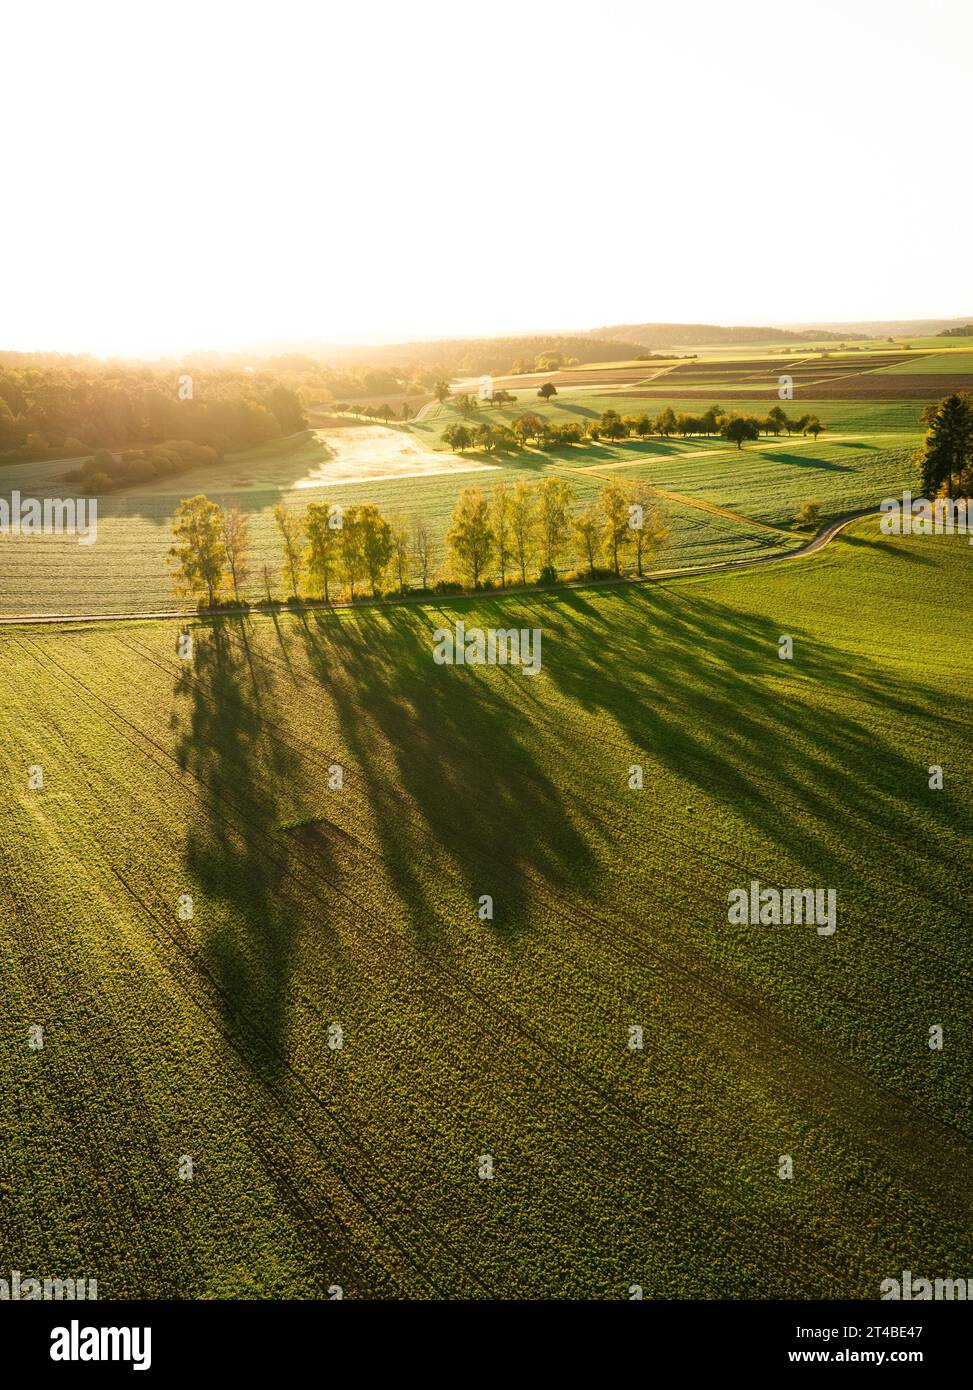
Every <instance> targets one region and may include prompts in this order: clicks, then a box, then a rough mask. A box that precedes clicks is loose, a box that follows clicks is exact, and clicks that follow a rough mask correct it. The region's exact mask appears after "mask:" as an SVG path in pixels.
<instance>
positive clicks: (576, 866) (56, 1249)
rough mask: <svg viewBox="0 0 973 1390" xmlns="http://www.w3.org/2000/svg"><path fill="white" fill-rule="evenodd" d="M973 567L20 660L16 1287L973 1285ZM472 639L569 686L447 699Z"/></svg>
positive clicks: (786, 1288) (23, 640)
mask: <svg viewBox="0 0 973 1390" xmlns="http://www.w3.org/2000/svg"><path fill="white" fill-rule="evenodd" d="M748 466H749V465H748ZM754 466H755V465H754ZM969 562H970V552H969V547H968V546H967V545H965V544H964V543H963V542H961V541H956V542H953V541H950V540H936V539H928V540H926V539H913V540H910V541H882V540H880V539H879V538H878V537H877V535H876V533H875V530H874V525H873V524H868V523H859V524H858V525H857V526H856V527H855V528H853V530H852V532H851V533H850V534H849V536H848V539H846V540H840V541H838V542H836V543H835V544H834V545H833V546H832V547H830V548H829V549H828V550H826V551H825V552H823V553H822V554H820V555H819V556H817V557H815V558H814V559H811V560H808V561H800V562H795V563H792V564H788V565H784V566H781V567H776V568H775V567H769V568H767V569H764V570H762V571H752V572H749V573H741V574H737V575H733V576H723V577H711V578H708V579H706V580H703V581H682V582H679V583H676V584H667V585H648V586H628V587H624V588H622V589H615V590H587V591H575V592H566V593H563V594H561V595H557V596H554V595H543V596H529V595H523V596H521V597H520V598H512V597H511V598H506V599H504V600H493V601H488V600H476V601H473V600H470V601H463V602H458V601H457V602H453V603H452V604H450V605H449V606H443V607H438V606H435V605H430V606H428V607H421V608H409V609H406V608H399V609H389V610H385V611H382V610H374V609H372V610H361V611H358V612H344V613H340V614H331V615H324V614H314V615H311V616H307V617H306V618H303V619H302V618H300V617H296V616H292V615H282V616H280V617H278V618H277V619H273V618H271V617H259V618H255V619H253V620H252V621H248V622H247V623H246V624H245V625H243V624H242V623H241V621H240V620H227V621H226V622H225V623H224V624H222V625H220V624H217V625H215V626H210V625H208V624H205V623H199V624H195V625H194V626H193V632H194V636H195V644H196V645H195V659H194V661H193V662H192V663H187V662H185V661H180V660H179V659H178V657H177V653H176V638H177V632H178V625H176V624H171V623H156V624H138V623H130V624H118V625H115V626H112V627H110V628H103V629H100V630H95V629H91V628H84V627H71V626H70V625H67V626H63V627H61V628H57V629H53V630H41V629H30V628H23V629H7V630H5V631H4V632H2V633H0V659H2V662H3V667H4V672H5V681H4V686H3V697H2V703H0V798H2V816H0V855H2V859H3V865H4V873H3V875H2V877H0V894H2V897H3V903H2V906H3V912H4V918H5V921H6V923H7V929H6V930H5V932H4V933H3V936H2V939H0V980H2V990H3V1008H2V1010H0V1034H2V1037H3V1047H2V1049H0V1131H2V1133H3V1134H4V1136H5V1139H4V1146H3V1155H4V1159H3V1165H2V1169H0V1181H2V1188H3V1191H2V1200H3V1207H4V1220H3V1223H2V1235H0V1246H2V1249H0V1261H2V1262H3V1263H5V1264H6V1265H7V1267H13V1268H20V1269H28V1268H30V1269H33V1270H36V1271H62V1272H65V1273H67V1272H70V1271H77V1272H79V1273H80V1272H86V1273H88V1274H89V1275H94V1276H96V1277H97V1278H98V1280H99V1288H100V1291H101V1295H102V1297H106V1296H109V1295H121V1294H128V1295H131V1296H138V1295H144V1296H149V1297H165V1296H218V1295H227V1296H239V1295H245V1294H250V1295H259V1296H268V1295H284V1294H286V1295H292V1296H297V1297H302V1296H307V1297H311V1296H326V1295H327V1290H328V1289H329V1288H331V1287H332V1286H333V1285H335V1284H337V1285H340V1286H341V1287H342V1288H343V1289H344V1291H345V1293H346V1296H348V1297H354V1296H368V1295H371V1296H377V1295H385V1296H391V1297H410V1298H424V1297H432V1296H444V1297H462V1296H470V1297H491V1296H492V1297H511V1296H526V1297H582V1298H587V1297H593V1298H624V1297H626V1296H627V1290H628V1288H629V1286H630V1285H631V1284H633V1283H638V1284H640V1285H642V1286H643V1287H644V1289H645V1293H646V1296H659V1297H663V1296H692V1295H695V1296H700V1297H711V1298H719V1297H747V1296H751V1297H759V1298H765V1297H770V1296H774V1295H781V1296H798V1297H805V1296H816V1297H826V1296H834V1297H863V1298H874V1297H876V1296H877V1289H878V1285H879V1281H880V1280H881V1279H883V1278H885V1277H887V1276H889V1275H890V1274H895V1273H896V1272H897V1271H899V1270H901V1269H902V1268H910V1269H913V1270H922V1271H941V1272H955V1273H963V1272H964V1271H966V1270H968V1269H969V1267H970V1264H971V1258H973V1236H971V1231H973V1220H971V1217H973V1196H971V1193H973V1110H971V1103H970V1092H969V1076H970V1071H971V1065H973V1047H971V1042H970V1035H969V1029H968V1015H969V997H970V988H971V984H973V979H971V975H973V967H971V958H970V951H969V942H968V933H967V931H966V928H965V926H964V923H965V921H966V919H967V917H968V910H967V903H966V899H965V878H966V873H967V870H968V865H969V831H968V828H969V824H970V818H971V813H973V793H971V790H970V786H971V781H970V772H971V769H973V733H971V730H973V720H971V714H973V708H971V704H973V702H971V689H973V656H971V650H970V644H969V642H968V640H967V630H968V622H967V612H966V609H967V600H966V593H967V591H968V587H969V586H968V576H969ZM933 614H934V615H935V618H934V619H932V618H931V615H933ZM460 616H461V617H463V618H464V619H465V620H466V621H467V623H470V624H472V623H474V622H479V623H481V624H484V625H486V624H491V623H497V624H503V625H508V624H510V623H511V622H518V623H520V624H522V625H524V626H537V627H539V628H540V629H541V630H542V632H543V643H544V647H543V651H544V660H543V670H542V671H541V673H540V675H538V676H537V677H535V678H526V677H525V676H524V675H523V674H522V673H520V672H519V671H517V670H515V669H503V668H490V667H480V668H476V669H469V668H466V669H458V668H450V667H440V666H437V665H435V664H434V663H433V661H432V660H431V634H432V630H433V629H434V628H435V627H437V626H438V625H439V624H441V623H449V622H452V621H453V620H454V619H455V618H456V617H460ZM782 633H787V634H790V635H791V636H792V637H793V638H794V660H793V661H792V662H785V661H781V660H780V659H779V658H778V655H777V649H778V638H779V636H780V635H781V634H782ZM335 763H340V764H341V765H342V766H343V767H344V769H345V781H344V788H343V790H340V791H336V790H331V789H329V785H328V782H329V776H331V774H330V773H329V768H331V767H333V765H334V764H335ZM634 763H639V764H641V765H642V766H643V768H644V775H645V786H644V790H643V791H641V792H634V791H629V790H628V788H627V779H628V774H629V768H630V766H631V765H632V764H634ZM933 763H938V764H942V765H943V767H944V771H945V787H944V790H941V791H938V792H937V791H930V790H929V789H928V778H927V769H928V767H929V766H930V765H931V764H933ZM35 764H40V765H42V766H43V770H44V787H43V790H39V791H29V790H28V789H27V769H28V767H29V766H31V765H35ZM751 878H758V879H760V880H761V881H762V882H764V883H773V884H807V885H827V886H833V887H835V888H836V889H837V893H838V927H837V931H836V933H835V934H834V936H832V937H822V936H819V935H817V934H816V933H815V932H814V930H813V928H808V927H793V926H792V927H731V926H728V924H727V920H726V904H727V893H728V891H729V890H730V889H732V888H733V887H736V886H739V885H745V884H746V883H747V881H748V880H749V879H751ZM187 893H188V894H191V895H192V897H193V900H194V911H193V916H192V918H191V920H180V917H179V914H178V911H177V903H178V900H179V897H180V895H182V894H187ZM481 894H490V895H491V896H492V897H493V899H494V902H495V919H494V920H493V921H492V922H484V921H480V920H479V919H478V916H477V912H476V904H477V900H478V898H479V897H480V895H481ZM33 1024H40V1025H42V1026H43V1028H44V1030H45V1034H44V1047H43V1050H41V1051H36V1052H31V1051H29V1050H28V1047H27V1036H28V1028H29V1027H30V1026H31V1025H33ZM333 1024H338V1025H340V1027H341V1029H342V1030H343V1043H344V1045H343V1047H342V1048H341V1049H340V1050H338V1049H333V1048H332V1047H330V1046H329V1037H330V1038H331V1040H332V1041H333V1040H334V1034H333V1033H332V1034H330V1035H329V1028H330V1026H331V1025H333ZM633 1024H639V1025H641V1026H642V1028H643V1029H644V1050H642V1051H631V1050H629V1048H628V1047H627V1045H626V1042H627V1037H628V1029H629V1027H630V1025H633ZM933 1024H941V1025H942V1027H943V1028H944V1030H945V1047H944V1050H943V1051H942V1052H935V1051H931V1050H930V1048H929V1047H928V1046H927V1036H928V1030H929V1028H930V1026H931V1025H933ZM485 1154H489V1155H491V1156H492V1157H493V1159H494V1163H495V1177H494V1179H493V1180H492V1181H482V1180H480V1179H479V1177H478V1164H479V1163H480V1161H481V1156H482V1155H485ZM781 1154H790V1155H791V1156H792V1158H793V1162H794V1179H793V1181H791V1182H782V1181H780V1180H779V1178H778V1176H777V1165H778V1158H779V1155H781ZM186 1155H189V1156H191V1157H192V1159H193V1162H194V1165H195V1167H194V1177H193V1180H192V1181H191V1182H188V1181H180V1179H179V1176H178V1165H179V1162H180V1159H181V1158H182V1157H183V1156H186Z"/></svg>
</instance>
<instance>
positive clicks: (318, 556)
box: [304, 502, 341, 603]
mask: <svg viewBox="0 0 973 1390" xmlns="http://www.w3.org/2000/svg"><path fill="white" fill-rule="evenodd" d="M340 515H341V514H340V512H333V511H332V508H331V507H330V506H329V505H328V504H327V503H326V502H311V503H309V504H308V509H307V515H306V517H305V518H304V534H305V535H306V536H307V550H306V551H305V554H304V559H305V564H306V566H307V572H308V576H309V578H310V581H311V587H312V592H314V591H315V590H317V591H318V592H320V594H321V596H322V597H323V599H324V601H325V603H330V602H331V580H332V579H333V578H334V576H335V574H336V573H337V570H338V561H339V558H340V554H341V545H340V539H341V527H340V526H338V525H337V524H336V522H337V521H338V519H339V518H340Z"/></svg>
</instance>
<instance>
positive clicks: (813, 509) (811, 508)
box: [794, 497, 821, 530]
mask: <svg viewBox="0 0 973 1390" xmlns="http://www.w3.org/2000/svg"><path fill="white" fill-rule="evenodd" d="M820 524H821V503H820V502H819V501H818V499H817V498H816V497H809V498H808V499H807V501H806V502H805V503H804V504H803V505H802V507H801V510H800V511H799V512H798V514H797V516H796V517H795V518H794V525H795V526H796V527H798V529H799V530H806V529H807V528H809V527H810V528H814V529H816V528H817V527H818V526H820Z"/></svg>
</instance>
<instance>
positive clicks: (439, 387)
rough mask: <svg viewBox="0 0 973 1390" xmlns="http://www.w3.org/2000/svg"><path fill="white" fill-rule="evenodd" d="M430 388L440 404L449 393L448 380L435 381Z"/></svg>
mask: <svg viewBox="0 0 973 1390" xmlns="http://www.w3.org/2000/svg"><path fill="white" fill-rule="evenodd" d="M432 390H433V395H434V396H435V397H436V400H437V401H438V402H439V404H440V405H442V403H443V401H444V400H445V399H446V397H447V396H448V395H449V382H448V381H437V382H436V384H435V386H434V387H433V388H432Z"/></svg>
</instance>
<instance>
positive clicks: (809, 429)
mask: <svg viewBox="0 0 973 1390" xmlns="http://www.w3.org/2000/svg"><path fill="white" fill-rule="evenodd" d="M823 431H824V425H822V423H821V421H820V420H819V419H818V417H817V416H816V415H812V416H811V418H810V419H809V420H808V422H807V424H806V425H805V426H804V433H805V434H812V435H813V436H814V438H815V439H817V437H818V435H819V434H821V433H822V432H823Z"/></svg>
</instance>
